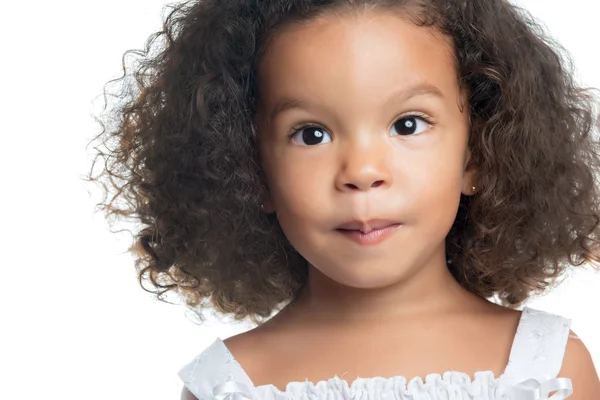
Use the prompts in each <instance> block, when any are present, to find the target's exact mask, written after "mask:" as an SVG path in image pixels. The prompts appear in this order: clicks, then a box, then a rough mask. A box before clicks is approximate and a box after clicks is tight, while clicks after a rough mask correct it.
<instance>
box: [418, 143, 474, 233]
mask: <svg viewBox="0 0 600 400" xmlns="http://www.w3.org/2000/svg"><path fill="white" fill-rule="evenodd" d="M446 154H447V155H446V156H441V155H440V156H438V157H431V158H428V160H427V166H426V167H425V166H423V167H422V168H420V169H419V171H415V176H414V177H415V179H414V180H412V185H413V189H414V192H413V193H414V197H413V199H414V201H413V206H414V211H415V214H416V215H418V219H419V220H421V221H423V222H425V221H426V225H427V229H426V230H427V231H428V232H429V233H431V234H432V235H440V234H443V236H445V235H446V234H447V233H448V232H449V231H450V228H451V227H452V224H453V223H454V220H455V218H456V213H457V211H458V205H459V202H460V195H461V187H462V175H463V170H462V158H460V157H457V156H454V155H453V154H452V153H450V154H452V156H450V157H449V156H448V153H446ZM421 165H423V164H421ZM440 236H441V235H440Z"/></svg>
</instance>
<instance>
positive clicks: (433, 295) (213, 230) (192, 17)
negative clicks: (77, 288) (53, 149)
mask: <svg viewBox="0 0 600 400" xmlns="http://www.w3.org/2000/svg"><path fill="white" fill-rule="evenodd" d="M159 38H163V39H164V42H163V47H161V48H159V51H158V52H152V51H151V46H152V45H153V44H156V43H157V42H158V40H157V39H159ZM559 49H560V47H559V46H558V45H556V44H553V43H551V42H550V40H549V39H548V38H547V37H546V36H544V34H543V32H542V31H541V29H540V28H539V26H538V25H537V24H536V23H535V22H534V21H533V20H532V18H531V17H530V16H529V14H527V13H526V12H524V11H523V10H521V9H517V8H516V7H514V6H513V5H511V4H510V3H508V2H507V1H505V0H453V1H448V0H353V1H351V0H318V1H317V0H277V1H275V0H227V1H220V0H201V1H194V2H188V3H185V4H181V5H178V6H176V7H175V9H174V10H173V12H172V13H171V14H169V16H168V18H167V19H166V21H165V26H164V30H163V31H162V32H161V33H159V34H158V35H156V36H154V37H152V39H151V40H150V41H149V42H148V46H147V49H146V52H144V53H143V54H142V55H143V56H144V57H142V58H141V60H140V64H139V66H138V67H137V69H136V71H135V73H134V74H133V77H134V78H135V82H136V84H137V86H136V87H134V86H132V85H125V86H124V87H125V88H126V89H125V90H126V91H125V92H124V94H126V95H128V96H129V97H126V102H125V103H123V104H122V105H121V106H120V107H119V108H117V109H115V112H114V113H113V114H114V115H117V116H119V118H118V119H117V121H118V125H117V126H113V127H112V129H106V130H105V132H103V134H102V135H101V136H100V137H99V138H100V140H101V143H102V144H104V145H105V146H107V147H108V149H109V150H108V151H105V152H100V154H99V156H100V157H103V158H104V161H105V166H106V169H105V170H104V171H103V172H102V174H101V175H100V176H98V177H97V178H92V179H98V180H100V179H102V178H103V179H104V180H105V182H104V183H105V184H109V185H111V186H110V187H112V188H114V189H116V193H115V196H114V197H112V198H111V201H110V202H108V203H106V204H104V206H105V209H106V210H107V213H108V214H110V215H122V216H123V215H124V216H134V217H136V218H139V220H140V221H141V223H142V224H143V228H142V229H141V231H140V232H139V233H138V239H139V240H138V242H137V243H138V245H137V246H136V247H135V250H136V251H137V254H139V259H138V261H137V264H136V265H137V267H138V268H139V274H140V275H139V276H140V280H142V279H145V280H149V281H150V282H151V283H152V284H153V285H154V286H155V288H156V292H157V293H158V295H159V297H162V295H164V294H165V293H167V292H169V291H176V292H178V293H180V294H182V295H183V296H185V299H186V300H187V304H188V305H189V306H190V307H193V308H195V309H198V310H200V309H202V308H205V307H208V306H211V307H213V308H214V309H216V310H217V311H219V312H220V313H223V314H231V315H233V316H235V317H236V318H237V319H244V318H250V319H252V320H253V321H254V322H255V323H256V324H258V327H256V328H255V329H252V330H250V331H248V332H245V333H243V334H240V335H237V336H234V337H231V338H229V339H227V340H225V341H221V340H220V339H217V340H215V341H214V343H213V344H212V345H211V346H210V347H208V348H207V349H206V350H205V351H203V352H202V354H200V355H199V356H198V357H196V358H195V359H194V360H193V361H192V362H190V363H189V365H187V366H185V367H183V368H182V369H181V371H180V372H179V375H180V377H181V378H182V380H183V382H184V390H183V395H182V397H183V398H184V399H196V398H197V399H201V400H202V399H203V400H208V399H212V398H216V399H223V398H231V399H257V400H258V399H298V400H299V399H307V398H308V399H317V398H319V399H326V398H327V399H342V398H345V399H349V398H356V399H359V398H364V399H402V400H408V399H410V400H426V399H430V400H442V399H444V400H448V399H453V400H465V399H479V400H484V399H485V400H498V399H516V400H525V399H549V398H552V399H554V400H557V399H565V398H567V397H568V398H569V399H575V400H592V399H593V400H597V399H598V398H600V382H599V381H598V376H597V373H596V370H595V368H594V366H593V363H592V361H591V357H590V354H589V352H588V351H587V349H586V347H585V345H584V344H583V343H582V342H581V341H580V340H579V339H578V338H577V336H576V335H575V334H574V333H573V332H571V331H570V329H569V328H570V320H568V319H565V318H563V317H560V316H557V315H553V314H550V313H546V312H541V311H538V310H534V309H531V308H528V307H525V309H524V310H523V311H519V310H518V308H519V306H521V305H523V303H524V302H525V301H526V300H527V299H528V298H529V297H530V296H531V295H533V294H538V293H542V292H543V291H544V290H545V289H547V288H549V287H550V286H551V285H552V284H554V283H556V282H557V279H558V278H559V277H561V276H563V273H564V272H565V271H567V270H568V269H569V268H572V267H573V266H579V265H583V264H584V263H589V264H592V265H595V264H594V263H597V262H598V261H600V247H599V241H598V234H599V233H600V227H599V225H600V211H599V208H600V206H599V203H598V200H597V199H598V198H599V197H600V193H599V191H598V184H597V181H596V178H595V176H594V173H595V172H596V171H597V170H598V167H599V166H600V156H599V153H598V150H599V147H598V142H597V140H596V138H594V136H593V135H594V129H596V128H597V127H598V120H597V119H596V117H597V116H596V114H595V113H594V106H595V101H596V99H595V98H594V97H593V96H592V93H591V92H589V91H587V90H583V89H581V88H579V87H578V86H577V85H576V84H575V83H574V81H573V77H572V71H571V69H569V68H567V67H569V64H567V61H568V58H562V57H561V56H560V52H559ZM130 89H131V92H129V91H127V90H130ZM114 115H113V116H114ZM113 141H114V144H113ZM119 199H123V200H126V202H125V203H123V202H121V203H120V204H117V200H119ZM497 303H500V304H497ZM274 311H278V312H277V313H276V315H275V316H273V317H272V318H270V317H271V315H272V314H273V312H274ZM552 393H554V394H553V395H552Z"/></svg>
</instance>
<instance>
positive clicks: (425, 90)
mask: <svg viewBox="0 0 600 400" xmlns="http://www.w3.org/2000/svg"><path fill="white" fill-rule="evenodd" d="M416 96H433V97H437V98H439V99H442V100H443V99H444V95H443V93H442V91H441V90H440V89H438V88H437V87H436V86H434V85H431V84H429V83H419V84H417V85H414V86H411V87H409V88H407V89H402V90H397V91H395V92H393V93H392V95H391V96H390V98H389V100H388V101H387V102H386V105H387V104H388V103H389V102H391V101H392V100H402V101H406V100H408V99H410V98H412V97H416ZM293 108H301V109H305V110H306V109H309V108H310V103H309V102H307V101H304V100H300V99H291V98H284V99H282V100H280V101H279V102H278V103H277V104H276V105H275V107H273V111H271V115H270V120H271V121H272V120H273V119H274V118H275V117H276V116H277V115H278V114H281V113H283V112H285V111H288V110H291V109H293Z"/></svg>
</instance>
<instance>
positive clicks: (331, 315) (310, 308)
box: [290, 252, 489, 325]
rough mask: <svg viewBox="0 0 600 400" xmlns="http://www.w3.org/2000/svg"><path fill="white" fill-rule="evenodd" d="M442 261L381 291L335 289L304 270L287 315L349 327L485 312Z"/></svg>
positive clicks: (315, 271) (320, 276)
mask: <svg viewBox="0 0 600 400" xmlns="http://www.w3.org/2000/svg"><path fill="white" fill-rule="evenodd" d="M444 253H445V252H442V253H441V254H442V257H435V258H434V259H431V260H429V262H427V263H425V264H424V265H422V266H421V267H419V268H418V269H416V270H415V271H413V272H411V273H407V274H406V275H405V276H403V277H402V278H401V279H400V280H397V281H395V282H393V283H391V284H389V285H386V286H385V287H377V288H355V287H348V286H345V285H343V284H340V283H338V282H336V281H334V280H332V279H331V278H329V277H328V276H326V275H324V274H323V273H321V272H320V271H319V270H318V269H317V268H315V267H314V266H309V275H308V281H307V284H306V286H305V287H304V289H303V291H302V292H301V293H300V294H299V296H298V297H297V299H296V300H295V301H294V302H293V303H292V304H290V311H291V312H292V313H294V314H295V315H296V317H300V318H301V319H303V320H305V321H307V320H310V321H312V322H320V323H321V322H322V323H325V324H327V323H332V324H336V325H339V324H342V325H351V324H353V323H360V324H364V323H365V322H366V321H372V322H373V321H377V320H379V321H386V322H391V323H393V322H394V321H398V322H401V321H402V320H403V319H404V318H407V317H411V316H416V315H419V316H432V315H434V314H440V313H445V314H447V313H452V312H459V311H466V310H469V309H470V310H473V309H474V308H480V307H481V306H483V305H487V306H489V302H488V301H487V300H485V299H483V298H481V297H479V296H477V295H474V294H472V293H470V292H469V291H467V290H466V289H464V288H463V287H462V286H461V285H460V284H459V283H458V282H457V281H456V280H455V279H454V277H453V276H452V274H451V273H450V271H449V270H448V268H447V266H446V260H445V254H444Z"/></svg>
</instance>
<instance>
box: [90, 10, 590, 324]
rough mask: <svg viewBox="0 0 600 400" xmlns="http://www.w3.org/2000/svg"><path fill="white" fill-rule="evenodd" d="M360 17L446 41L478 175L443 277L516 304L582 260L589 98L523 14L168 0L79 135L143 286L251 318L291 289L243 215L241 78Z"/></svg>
mask: <svg viewBox="0 0 600 400" xmlns="http://www.w3.org/2000/svg"><path fill="white" fill-rule="evenodd" d="M364 7H369V8H373V9H381V10H387V11H395V12H399V13H400V15H402V16H404V17H406V18H409V19H410V20H411V21H412V22H414V23H415V24H417V25H419V26H430V27H433V28H435V29H438V30H439V31H440V32H442V33H443V34H445V35H447V36H448V37H449V38H451V39H452V42H453V44H454V48H455V64H456V71H457V79H458V83H459V85H460V87H461V88H464V89H466V90H467V91H468V93H469V104H470V110H469V113H470V121H471V132H470V137H469V147H470V149H471V152H472V162H473V163H474V165H476V166H477V169H478V171H479V172H478V182H477V186H478V188H479V189H478V193H477V194H476V195H475V196H462V197H461V201H460V205H459V208H458V212H457V216H456V220H455V222H454V224H453V226H452V228H451V230H450V232H449V234H448V235H447V238H446V252H447V260H448V268H449V269H450V271H451V272H452V274H453V276H454V277H455V279H456V280H457V281H458V282H459V283H460V284H461V285H462V286H463V287H464V288H466V289H467V290H469V291H471V292H473V293H476V294H478V295H480V296H482V297H486V298H490V297H493V296H496V297H497V298H498V299H499V300H500V301H501V303H502V304H503V305H505V306H507V307H516V306H518V305H520V304H521V303H523V302H524V301H525V300H526V299H527V298H528V297H529V296H531V295H533V294H539V293H542V292H544V291H545V290H546V289H547V288H548V287H549V286H550V285H553V284H555V283H556V282H557V281H558V279H557V278H559V277H560V276H562V275H563V273H564V272H565V271H567V270H568V269H569V268H570V266H580V265H582V264H584V263H588V262H589V263H591V264H592V265H594V266H595V265H596V263H597V262H598V261H600V256H599V250H598V249H599V247H600V246H599V245H598V243H599V241H598V233H599V231H600V229H599V225H600V214H599V205H598V199H599V198H600V195H599V193H598V182H597V176H596V175H595V174H596V172H597V171H598V169H599V166H600V156H599V154H598V147H599V144H598V140H597V137H595V136H594V135H595V130H596V128H598V126H599V125H600V124H599V120H598V116H597V110H596V108H595V106H596V105H597V104H598V102H597V100H598V99H597V97H595V96H594V92H593V90H592V89H590V88H582V87H580V86H578V84H577V83H576V82H575V80H574V77H573V71H574V67H573V63H572V61H571V59H570V58H569V55H568V53H567V52H566V51H565V50H564V49H563V48H562V47H560V45H559V44H557V43H556V42H554V41H553V40H552V39H551V38H550V37H549V36H548V35H547V34H546V33H545V32H544V30H543V29H542V28H541V26H540V24H539V23H537V22H536V21H535V20H534V19H533V17H532V16H531V15H530V14H529V13H528V12H526V11H525V10H523V9H520V8H518V7H516V6H514V5H512V4H510V3H508V2H507V1H505V0H468V1H467V0H457V1H442V0H279V1H270V0H228V1H219V0H200V1H188V2H185V3H179V4H174V5H170V6H169V10H170V11H169V12H168V13H167V15H166V17H165V18H164V23H163V26H162V30H161V31H159V32H157V33H155V34H153V35H152V36H150V38H149V39H148V41H147V42H146V44H145V49H144V50H143V51H142V50H138V51H132V50H130V51H128V52H126V53H125V55H124V57H125V56H127V55H129V54H134V55H136V56H137V59H136V60H137V65H136V67H135V68H128V67H126V66H125V63H124V64H123V76H122V77H120V78H119V79H117V80H115V81H111V83H112V82H120V83H123V84H122V85H120V86H119V87H120V89H119V91H118V92H117V93H116V94H115V96H116V97H117V98H118V99H119V100H120V101H121V103H119V105H115V106H114V107H112V108H110V109H109V112H108V113H107V114H106V115H108V117H106V115H105V116H104V119H101V118H98V121H99V122H100V124H101V125H102V127H103V130H102V133H100V134H99V135H98V136H97V137H95V138H94V139H92V140H93V141H97V142H98V143H99V145H98V146H96V147H95V149H96V150H97V152H96V158H94V165H95V164H96V162H97V160H98V158H100V159H102V160H103V161H104V162H103V167H104V169H103V170H101V171H100V173H98V174H97V175H94V173H93V171H94V167H93V166H92V171H91V172H90V175H89V177H88V179H89V181H92V182H99V183H101V184H102V187H103V188H104V190H105V192H104V193H105V197H104V200H103V202H102V203H100V205H101V206H102V210H103V211H104V212H105V213H106V216H107V218H109V217H116V218H117V219H118V218H124V217H126V218H133V219H134V220H136V221H138V222H140V223H141V228H140V229H139V231H137V232H136V234H135V244H134V245H133V246H132V247H131V248H130V250H131V251H133V252H134V254H136V255H137V258H136V261H135V265H136V270H137V272H138V278H139V282H140V285H141V286H142V287H143V288H144V289H145V290H148V291H151V292H153V293H155V294H156V295H157V297H158V298H159V299H161V300H163V295H165V294H166V293H168V292H171V291H173V292H174V293H178V294H180V295H182V296H183V298H184V299H185V301H186V304H187V305H188V306H189V307H191V308H194V309H196V308H203V307H204V306H205V305H210V306H211V307H212V308H213V309H214V310H216V311H218V312H220V313H222V314H231V315H233V316H234V317H235V319H245V318H250V319H252V320H253V321H254V322H258V321H260V320H261V319H262V318H264V317H268V316H269V315H271V313H272V312H273V311H274V310H275V308H276V307H277V306H278V305H280V304H281V303H284V302H286V301H290V300H291V299H293V298H294V296H296V295H297V294H298V293H299V291H300V290H301V289H302V288H303V287H304V285H305V283H306V280H307V271H308V269H307V263H306V260H305V259H304V258H303V257H302V256H301V255H300V254H298V253H297V252H296V251H295V250H294V248H293V247H292V246H291V245H290V243H289V242H288V240H287V239H286V237H285V235H284V233H283V231H282V230H281V228H280V226H279V224H278V222H277V218H276V217H274V216H272V215H270V216H269V215H265V214H263V213H262V212H261V211H260V199H261V194H262V193H263V190H264V189H265V187H266V186H265V185H266V184H265V179H264V175H263V172H262V170H261V167H260V162H259V156H258V150H257V134H258V133H257V129H256V125H255V123H254V116H255V113H256V104H257V97H258V92H257V79H256V75H257V74H256V68H257V65H258V62H259V60H260V59H261V57H263V56H264V54H265V51H266V50H267V48H268V44H269V40H270V39H271V38H273V37H275V35H276V34H277V32H278V31H280V30H282V29H285V27H287V26H289V25H290V24H295V23H302V22H306V21H311V19H313V18H316V17H317V16H319V15H323V14H325V13H329V12H341V11H347V10H360V9H361V8H363V9H364ZM104 94H105V96H106V88H105V91H104ZM105 98H106V97H105ZM105 110H106V108H105ZM109 191H113V192H114V193H113V196H112V197H110V199H109V200H108V201H107V198H108V197H107V196H106V194H108V192H109ZM117 203H119V204H117ZM148 281H149V282H150V283H151V285H152V287H151V288H150V289H147V288H146V287H145V286H144V282H148Z"/></svg>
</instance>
